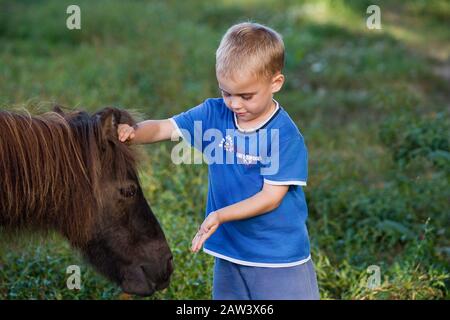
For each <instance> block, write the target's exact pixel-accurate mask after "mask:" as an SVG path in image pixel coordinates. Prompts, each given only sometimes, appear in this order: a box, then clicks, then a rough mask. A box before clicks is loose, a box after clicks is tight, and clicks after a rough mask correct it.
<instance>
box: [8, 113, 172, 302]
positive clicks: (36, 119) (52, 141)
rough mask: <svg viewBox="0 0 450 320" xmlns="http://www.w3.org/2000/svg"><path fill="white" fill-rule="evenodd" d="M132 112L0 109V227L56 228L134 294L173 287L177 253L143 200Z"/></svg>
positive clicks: (101, 268) (145, 293)
mask: <svg viewBox="0 0 450 320" xmlns="http://www.w3.org/2000/svg"><path fill="white" fill-rule="evenodd" d="M119 123H128V124H130V125H134V124H135V122H134V120H133V119H132V117H131V116H130V115H129V113H127V112H126V111H123V110H119V109H116V108H105V109H103V110H101V111H100V112H98V113H96V114H94V115H89V114H88V113H86V112H82V111H72V112H68V113H64V112H63V111H62V109H61V108H60V107H55V109H54V111H53V112H48V113H45V114H43V115H40V116H31V115H29V114H20V113H13V112H8V111H0V228H3V229H6V230H7V231H8V230H18V231H21V230H24V229H28V230H30V229H31V230H33V229H34V230H42V231H49V230H55V231H57V232H59V233H61V234H62V235H63V236H64V237H66V238H67V239H68V241H69V242H70V243H71V244H72V245H73V246H74V247H75V248H77V249H79V250H80V251H81V252H82V254H83V255H84V256H85V257H86V258H87V260H88V261H89V262H90V263H91V264H92V265H93V266H94V267H95V268H96V269H97V270H98V271H99V272H100V273H101V274H103V275H104V276H106V277H107V278H108V279H110V280H111V281H113V282H115V283H117V284H119V285H120V286H121V287H122V289H123V290H124V291H125V292H127V293H132V294H138V295H151V294H152V293H153V292H154V291H155V290H160V289H163V288H166V287H167V286H168V285H169V280H170V275H171V273H172V254H171V251H170V249H169V246H168V244H167V241H166V239H165V236H164V233H163V231H162V229H161V227H160V225H159V223H158V221H157V219H156V217H155V216H154V214H153V212H152V210H151V209H150V207H149V205H148V204H147V201H146V200H145V198H144V195H143V192H142V190H141V186H140V184H139V180H138V174H137V171H136V154H135V151H134V150H133V149H132V148H131V147H130V146H128V145H126V144H123V143H121V142H120V141H119V140H118V138H117V125H118V124H119Z"/></svg>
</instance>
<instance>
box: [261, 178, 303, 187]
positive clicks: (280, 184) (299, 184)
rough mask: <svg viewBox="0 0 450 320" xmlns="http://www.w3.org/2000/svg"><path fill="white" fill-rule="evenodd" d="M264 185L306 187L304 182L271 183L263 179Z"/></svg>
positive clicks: (271, 181)
mask: <svg viewBox="0 0 450 320" xmlns="http://www.w3.org/2000/svg"><path fill="white" fill-rule="evenodd" d="M264 183H267V184H272V185H275V186H287V185H296V186H306V181H301V180H288V181H273V180H267V179H264Z"/></svg>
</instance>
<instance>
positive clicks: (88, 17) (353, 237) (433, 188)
mask: <svg viewBox="0 0 450 320" xmlns="http://www.w3.org/2000/svg"><path fill="white" fill-rule="evenodd" d="M77 3H78V4H79V5H80V7H81V11H82V30H80V31H69V30H67V29H66V28H65V19H66V17H67V15H66V14H65V10H66V8H67V6H68V5H69V4H72V2H69V1H24V0H23V1H0V106H1V107H2V108H8V109H9V108H16V107H25V108H28V109H31V110H35V111H38V110H47V109H48V108H49V107H50V106H51V104H52V103H54V102H58V103H60V104H64V105H66V106H70V107H77V108H84V109H87V110H91V111H93V110H97V109H99V108H101V107H103V106H107V105H114V106H120V107H123V108H129V109H133V110H136V111H138V112H139V113H140V114H141V115H142V118H154V119H158V118H165V117H169V116H171V115H173V114H176V113H179V112H181V111H183V110H185V109H186V108H189V107H191V106H194V105H196V104H198V103H199V102H201V101H202V100H203V99H205V98H207V97H211V96H217V95H218V91H217V88H216V79H215V75H214V62H215V61H214V53H215V49H216V47H217V45H218V43H219V41H220V37H221V35H222V34H223V33H224V32H225V30H226V29H227V27H228V26H230V25H231V24H233V23H235V22H238V21H242V20H248V19H251V20H253V21H257V22H261V23H265V24H268V25H270V26H272V27H274V28H275V29H277V30H278V31H279V32H280V33H282V34H283V36H284V40H285V44H286V49H287V61H286V68H285V71H284V73H285V75H286V78H287V82H286V85H285V87H284V88H283V90H282V92H280V93H279V94H278V95H277V99H278V100H279V101H280V103H281V104H282V105H283V107H284V108H285V109H286V110H287V111H288V112H289V114H290V115H291V116H292V118H293V119H294V120H295V121H296V123H297V125H298V127H299V128H300V130H301V131H302V133H303V135H304V137H305V139H306V143H307V145H308V151H309V181H308V187H307V188H305V193H306V197H307V201H308V207H309V220H308V227H309V231H310V237H311V245H312V256H313V259H314V262H315V265H316V268H317V274H318V280H319V286H320V292H321V295H322V297H323V298H326V299H448V298H449V290H448V288H449V283H450V271H449V262H450V243H449V240H448V239H449V238H450V237H449V233H448V232H449V221H450V219H449V218H450V210H449V205H448V199H449V198H450V191H449V190H450V188H449V181H450V172H449V168H450V165H449V164H450V141H449V135H448V132H449V129H450V121H449V106H450V94H449V91H448V88H449V86H450V84H449V79H448V78H447V79H445V77H442V76H441V75H440V74H442V72H439V71H442V70H445V68H449V67H450V66H449V62H450V41H449V40H450V33H449V31H448V27H447V25H446V21H448V20H449V19H450V5H449V3H448V1H420V0H415V1H408V2H405V3H402V2H397V3H394V2H392V1H344V0H340V1H330V0H328V1H327V0H321V1H293V0H292V1H287V0H286V1H275V0H264V1H263V0H261V1H257V0H252V1H229V0H228V1H225V0H223V1H215V2H206V1H184V2H180V1H165V2H160V1H148V2H145V1H130V2H127V3H126V4H125V3H124V2H119V1H95V2H93V1H77ZM372 3H375V4H378V5H379V6H380V8H381V13H382V27H383V29H382V30H373V31H370V30H368V29H366V27H365V18H366V17H367V15H366V13H365V9H366V8H367V6H368V5H370V4H372ZM436 70H437V71H438V72H437V71H436ZM171 147H172V143H170V142H165V143H161V144H156V145H150V146H145V147H143V148H144V149H145V151H146V154H147V155H148V156H147V157H146V158H145V159H144V161H143V163H142V166H141V169H140V177H141V180H142V184H143V188H144V191H145V194H146V196H147V199H148V200H149V202H150V204H151V206H152V208H153V210H154V212H155V214H156V215H157V217H158V219H159V220H160V222H161V224H162V225H163V228H164V230H165V233H166V236H167V238H168V241H169V243H170V246H171V248H172V250H173V253H174V261H175V272H174V275H173V279H172V283H171V286H170V287H169V288H168V289H166V290H164V291H162V292H159V293H157V294H156V295H155V296H153V297H152V299H209V298H210V296H211V286H212V281H211V280H212V263H213V260H212V258H211V257H210V256H208V255H205V254H203V253H200V254H196V255H193V254H191V253H190V252H189V244H190V242H191V238H192V236H193V235H194V233H195V230H196V229H197V227H198V225H199V224H200V223H201V221H202V217H203V212H204V204H205V201H206V192H207V185H206V181H207V168H206V166H205V165H182V166H176V165H174V164H173V163H172V162H171V160H170V152H171ZM0 238H1V241H0V299H121V298H128V297H126V296H123V295H121V292H120V290H119V289H118V288H117V287H116V286H114V285H112V284H110V283H108V282H107V281H106V280H105V279H103V278H102V277H101V276H99V275H97V274H96V273H95V272H94V271H93V270H92V269H91V268H90V267H89V266H88V265H86V264H85V263H84V262H83V261H82V259H81V258H80V256H79V254H78V253H76V252H75V251H73V250H71V249H70V247H69V246H68V244H67V243H66V242H65V241H64V240H62V239H61V238H60V237H59V236H57V235H49V236H48V237H45V238H43V237H40V236H39V235H20V236H15V237H13V238H10V237H5V236H1V235H0ZM72 264H77V265H80V266H81V273H82V289H81V290H80V291H71V290H68V289H67V288H66V286H65V283H66V280H67V274H66V268H67V266H69V265H72ZM370 265H378V266H379V267H380V270H381V277H382V283H381V286H380V287H379V288H377V289H376V290H371V289H368V288H367V279H368V277H369V273H367V268H368V267H369V266H370ZM132 298H137V297H132Z"/></svg>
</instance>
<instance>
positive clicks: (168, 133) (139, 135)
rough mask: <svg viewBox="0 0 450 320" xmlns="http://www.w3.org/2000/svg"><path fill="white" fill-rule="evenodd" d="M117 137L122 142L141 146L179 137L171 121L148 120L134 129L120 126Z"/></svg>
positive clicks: (125, 125)
mask: <svg viewBox="0 0 450 320" xmlns="http://www.w3.org/2000/svg"><path fill="white" fill-rule="evenodd" d="M117 135H118V137H119V140H120V141H122V142H125V141H129V142H130V143H133V144H141V143H153V142H158V141H163V140H169V139H171V137H172V135H177V130H176V128H175V126H174V125H173V123H172V121H170V120H169V119H165V120H146V121H142V122H139V123H138V124H137V125H136V126H134V127H131V126H129V125H127V124H119V126H118V128H117Z"/></svg>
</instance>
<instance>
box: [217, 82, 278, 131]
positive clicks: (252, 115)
mask: <svg viewBox="0 0 450 320" xmlns="http://www.w3.org/2000/svg"><path fill="white" fill-rule="evenodd" d="M217 81H218V83H219V89H220V91H221V93H222V96H223V99H224V101H225V104H226V105H227V107H228V108H229V109H230V110H231V111H233V112H234V113H235V114H236V116H237V118H238V119H239V122H240V123H241V124H242V123H251V124H257V123H258V122H259V120H261V121H262V120H265V119H266V117H267V116H268V115H270V113H271V112H272V111H273V105H274V102H273V100H272V98H273V94H274V93H275V92H278V91H279V90H280V89H281V87H282V86H283V83H284V76H283V75H282V74H281V73H278V74H276V75H274V76H272V77H271V78H269V79H267V78H262V79H258V78H257V77H256V76H254V75H251V74H248V73H239V74H236V75H235V76H234V77H232V78H228V77H223V76H220V75H219V74H217Z"/></svg>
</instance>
